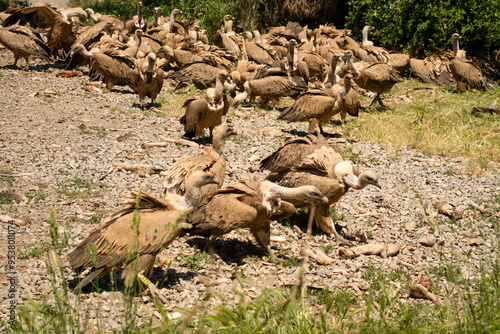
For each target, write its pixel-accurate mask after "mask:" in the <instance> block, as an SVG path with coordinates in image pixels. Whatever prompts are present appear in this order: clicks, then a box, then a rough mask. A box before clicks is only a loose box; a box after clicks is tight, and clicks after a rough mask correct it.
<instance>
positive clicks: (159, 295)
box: [137, 273, 168, 304]
mask: <svg viewBox="0 0 500 334" xmlns="http://www.w3.org/2000/svg"><path fill="white" fill-rule="evenodd" d="M137 277H139V279H140V280H141V282H142V283H143V284H144V285H146V287H147V290H149V292H151V295H152V296H153V297H157V298H158V299H159V300H160V301H161V302H162V304H168V299H167V298H166V297H165V296H164V295H163V294H162V293H161V291H160V289H158V288H157V287H156V285H154V284H153V283H152V282H151V281H150V280H149V279H147V278H146V277H145V276H144V275H143V274H141V273H139V274H138V275H137Z"/></svg>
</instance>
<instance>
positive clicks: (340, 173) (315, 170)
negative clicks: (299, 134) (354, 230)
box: [279, 146, 380, 240]
mask: <svg viewBox="0 0 500 334" xmlns="http://www.w3.org/2000/svg"><path fill="white" fill-rule="evenodd" d="M279 184H280V185H282V186H286V187H298V186H303V185H314V186H316V187H317V188H318V189H319V190H320V191H321V193H322V194H323V195H324V196H326V197H327V198H328V202H329V203H328V204H321V205H320V206H319V207H317V208H316V207H315V206H311V205H310V204H308V203H304V202H301V201H297V200H291V201H290V202H291V203H292V204H293V205H294V206H295V207H297V208H305V207H309V208H310V216H309V222H308V228H307V231H308V233H311V228H312V221H313V218H315V219H316V223H317V224H318V225H319V226H320V228H321V229H322V230H323V231H324V232H326V233H334V234H335V235H336V237H337V238H340V237H339V236H338V234H337V232H336V231H335V226H334V224H333V221H332V219H331V218H330V216H329V213H328V209H329V205H332V204H334V203H336V202H337V201H338V200H339V199H340V198H341V197H342V196H344V195H345V194H346V193H347V191H348V190H349V188H353V189H363V188H364V187H366V186H367V185H368V184H372V185H374V186H376V187H379V188H380V184H379V181H378V177H377V175H376V174H375V173H373V172H370V171H367V172H363V173H361V174H360V175H359V176H356V175H355V173H354V169H353V166H352V165H351V163H350V162H349V161H344V160H343V158H342V156H341V155H340V154H339V153H337V152H336V151H335V150H334V149H333V148H331V147H327V146H321V147H320V148H317V149H315V150H314V151H313V153H311V154H309V155H308V156H306V157H305V158H304V159H303V160H302V161H300V162H299V163H297V164H295V165H294V166H293V167H292V168H291V169H290V171H289V172H288V173H287V174H286V175H285V176H284V177H283V179H282V180H281V181H280V182H279ZM337 240H339V239H337Z"/></svg>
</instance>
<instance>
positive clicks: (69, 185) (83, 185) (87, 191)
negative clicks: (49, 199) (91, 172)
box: [57, 177, 100, 199]
mask: <svg viewBox="0 0 500 334" xmlns="http://www.w3.org/2000/svg"><path fill="white" fill-rule="evenodd" d="M57 193H58V194H60V195H61V196H65V197H67V198H82V199H86V198H90V197H92V196H98V195H99V194H100V192H99V191H96V190H94V189H93V188H92V184H91V183H90V182H89V181H87V180H85V179H82V178H79V177H75V178H72V179H67V180H65V181H64V182H63V183H61V184H60V185H59V189H58V190H57Z"/></svg>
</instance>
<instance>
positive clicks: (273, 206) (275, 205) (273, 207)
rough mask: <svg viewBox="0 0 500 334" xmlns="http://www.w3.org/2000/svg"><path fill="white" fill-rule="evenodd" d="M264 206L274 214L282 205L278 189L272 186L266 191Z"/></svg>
mask: <svg viewBox="0 0 500 334" xmlns="http://www.w3.org/2000/svg"><path fill="white" fill-rule="evenodd" d="M262 206H263V207H264V208H265V209H266V210H267V212H268V213H269V214H270V215H272V214H273V213H275V212H276V211H278V209H279V208H280V207H281V198H279V196H278V194H277V191H275V190H274V188H271V189H269V190H267V191H265V192H264V200H263V201H262Z"/></svg>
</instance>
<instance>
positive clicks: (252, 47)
mask: <svg viewBox="0 0 500 334" xmlns="http://www.w3.org/2000/svg"><path fill="white" fill-rule="evenodd" d="M242 35H243V36H244V37H245V48H246V50H247V55H248V59H249V60H253V61H255V62H256V63H257V64H264V65H268V66H274V67H276V66H279V60H277V55H276V52H273V55H275V56H276V58H273V57H272V56H271V54H270V53H269V50H268V49H266V48H265V47H264V46H263V45H262V44H261V43H256V42H255V41H254V40H253V36H252V33H251V32H249V31H245V32H244V33H242ZM271 50H272V51H274V50H273V49H271Z"/></svg>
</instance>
